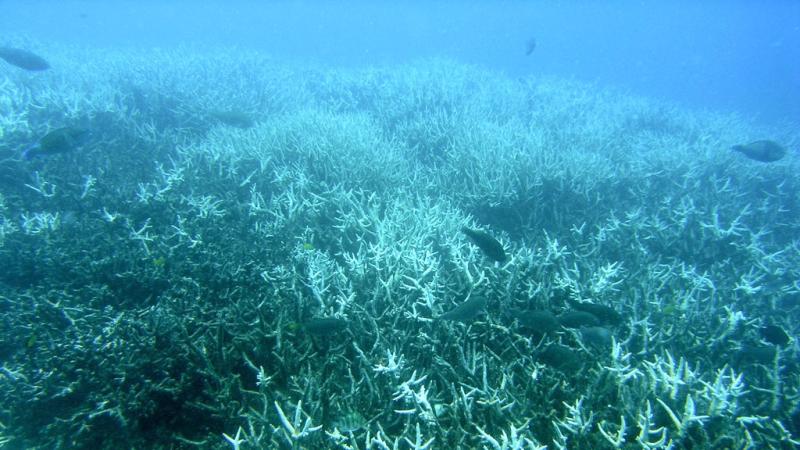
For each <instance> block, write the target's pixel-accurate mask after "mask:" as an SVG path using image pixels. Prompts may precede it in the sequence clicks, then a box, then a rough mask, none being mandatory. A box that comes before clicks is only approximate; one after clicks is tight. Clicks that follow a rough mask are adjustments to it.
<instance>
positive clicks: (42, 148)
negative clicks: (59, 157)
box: [22, 127, 89, 159]
mask: <svg viewBox="0 0 800 450" xmlns="http://www.w3.org/2000/svg"><path fill="white" fill-rule="evenodd" d="M88 136H89V130H86V129H84V128H74V127H63V128H57V129H55V130H53V131H51V132H49V133H47V134H45V135H44V136H42V138H41V139H39V143H38V144H36V145H34V146H32V147H29V148H28V149H26V150H25V152H23V153H22V157H23V158H25V159H31V158H34V157H36V156H43V155H55V154H57V153H66V152H70V151H72V150H75V149H76V148H77V147H79V146H80V145H81V144H82V143H83V142H85V140H86V138H87V137H88Z"/></svg>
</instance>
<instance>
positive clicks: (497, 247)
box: [461, 227, 506, 262]
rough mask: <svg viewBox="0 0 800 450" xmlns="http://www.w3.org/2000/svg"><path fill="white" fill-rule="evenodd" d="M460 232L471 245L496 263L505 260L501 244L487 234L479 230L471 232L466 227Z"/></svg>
mask: <svg viewBox="0 0 800 450" xmlns="http://www.w3.org/2000/svg"><path fill="white" fill-rule="evenodd" d="M461 232H462V233H464V234H466V235H467V237H468V238H469V239H470V240H471V241H472V243H473V244H475V245H477V246H478V248H479V249H481V251H482V252H483V254H484V255H486V256H488V257H489V258H491V259H493V260H495V261H497V262H503V261H505V260H506V252H505V250H504V249H503V244H501V243H500V241H498V240H497V239H495V238H493V237H492V236H491V235H489V233H487V232H485V231H481V230H473V229H470V228H467V227H463V228H461Z"/></svg>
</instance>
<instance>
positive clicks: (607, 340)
mask: <svg viewBox="0 0 800 450" xmlns="http://www.w3.org/2000/svg"><path fill="white" fill-rule="evenodd" d="M579 331H580V334H581V339H583V342H584V343H585V344H587V345H589V346H592V347H599V348H609V347H611V342H612V336H613V335H612V334H611V330H609V329H608V328H606V327H583V328H581V329H580V330H579Z"/></svg>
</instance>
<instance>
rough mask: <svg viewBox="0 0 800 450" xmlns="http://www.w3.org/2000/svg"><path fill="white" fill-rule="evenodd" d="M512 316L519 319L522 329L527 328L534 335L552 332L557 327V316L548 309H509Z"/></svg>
mask: <svg viewBox="0 0 800 450" xmlns="http://www.w3.org/2000/svg"><path fill="white" fill-rule="evenodd" d="M511 313H512V314H513V316H514V317H515V318H516V319H517V321H519V324H520V325H521V327H522V328H523V329H526V330H529V331H531V332H533V333H534V334H536V335H543V334H547V333H552V332H554V331H557V330H558V329H559V325H560V324H559V323H558V318H556V316H554V315H553V313H551V312H550V311H542V310H531V311H521V310H514V311H511Z"/></svg>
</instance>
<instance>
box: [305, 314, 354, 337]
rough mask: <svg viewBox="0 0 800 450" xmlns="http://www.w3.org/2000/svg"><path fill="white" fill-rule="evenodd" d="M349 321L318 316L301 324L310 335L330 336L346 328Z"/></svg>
mask: <svg viewBox="0 0 800 450" xmlns="http://www.w3.org/2000/svg"><path fill="white" fill-rule="evenodd" d="M349 325H350V324H349V322H347V321H346V320H343V319H337V318H336V317H319V318H316V319H311V320H309V321H308V322H306V323H304V324H303V329H305V330H306V333H308V334H310V335H312V336H331V335H334V334H337V333H339V332H342V331H344V330H346V329H347V327H348V326H349Z"/></svg>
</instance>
